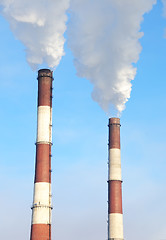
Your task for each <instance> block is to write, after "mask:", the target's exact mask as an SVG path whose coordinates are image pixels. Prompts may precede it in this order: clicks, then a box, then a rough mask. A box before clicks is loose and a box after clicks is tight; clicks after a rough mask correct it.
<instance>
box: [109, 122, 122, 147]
mask: <svg viewBox="0 0 166 240" xmlns="http://www.w3.org/2000/svg"><path fill="white" fill-rule="evenodd" d="M111 148H118V149H120V119H119V118H110V119H109V149H111Z"/></svg>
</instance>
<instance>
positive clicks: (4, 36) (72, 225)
mask: <svg viewBox="0 0 166 240" xmlns="http://www.w3.org/2000/svg"><path fill="white" fill-rule="evenodd" d="M165 27H166V20H165V19H164V18H163V17H162V4H161V2H160V1H158V4H157V5H155V6H154V8H153V10H152V11H151V12H150V13H149V14H146V15H145V19H144V22H143V23H142V29H141V30H142V31H143V32H144V37H143V38H142V39H141V45H142V47H143V49H142V53H141V55H140V59H139V62H138V63H137V65H136V66H137V75H136V78H135V80H134V81H133V82H132V83H133V87H132V93H131V98H130V99H129V101H128V102H127V104H126V109H125V110H124V112H123V113H122V116H121V124H122V127H121V147H122V175H123V209H124V231H125V239H127V240H133V239H134V240H138V239H142V240H147V239H151V240H161V239H166V228H165V215H166V206H165V201H166V191H165V185H166V174H165V172H166V151H165V146H166V138H165V136H166V125H165V122H166V111H165V105H166V94H165V90H166V81H165V78H166V67H165V66H166V39H164V37H163V36H164V28H165ZM0 36H1V38H0V53H1V54H0V76H1V80H0V102H1V118H0V126H1V138H0V146H1V161H0V180H1V196H2V197H1V199H0V204H1V207H2V209H1V219H2V223H1V229H0V238H1V239H5V240H10V239H12V238H13V239H17V240H22V239H25V240H28V239H29V234H30V225H31V209H30V207H31V203H32V198H33V178H34V161H35V145H34V143H35V139H36V118H37V112H36V109H37V80H36V77H37V72H32V70H31V69H30V67H29V66H28V64H27V62H26V59H25V51H24V46H23V45H22V44H21V43H20V42H19V41H18V40H16V39H15V37H14V36H13V34H12V32H11V31H10V28H9V24H8V23H7V22H6V21H5V20H4V19H3V17H2V16H0ZM65 51H66V55H65V56H64V57H63V58H62V61H61V63H60V65H59V66H58V67H57V69H56V71H55V72H54V79H55V80H54V93H53V95H54V98H53V144H54V145H53V148H52V152H53V158H52V169H53V173H52V192H53V206H54V210H53V217H52V218H53V227H52V228H53V234H52V235H53V240H54V239H61V240H63V239H66V238H68V239H69V240H76V239H78V238H79V240H83V239H86V240H90V239H92V238H94V239H96V240H100V239H106V233H107V182H106V181H107V158H108V156H107V139H108V129H107V123H108V116H107V115H106V114H105V113H104V112H103V110H102V109H101V108H100V107H99V106H98V104H97V103H96V102H94V101H93V100H92V98H91V92H92V85H91V84H90V83H89V82H88V81H87V80H86V79H81V78H78V77H77V76H76V70H75V68H74V66H73V57H72V54H71V52H70V50H69V49H68V47H67V44H66V45H65Z"/></svg>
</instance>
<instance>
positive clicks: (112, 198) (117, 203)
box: [108, 181, 123, 214]
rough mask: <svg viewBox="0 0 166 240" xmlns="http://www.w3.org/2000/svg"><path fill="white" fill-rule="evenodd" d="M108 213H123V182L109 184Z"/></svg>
mask: <svg viewBox="0 0 166 240" xmlns="http://www.w3.org/2000/svg"><path fill="white" fill-rule="evenodd" d="M108 213H109V214H110V213H121V214H122V213H123V211H122V182H121V181H109V182H108Z"/></svg>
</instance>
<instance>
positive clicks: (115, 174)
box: [109, 148, 122, 181]
mask: <svg viewBox="0 0 166 240" xmlns="http://www.w3.org/2000/svg"><path fill="white" fill-rule="evenodd" d="M109 180H120V181H121V180H122V175H121V151H120V149H118V148H112V149H110V150H109Z"/></svg>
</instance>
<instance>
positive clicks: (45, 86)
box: [30, 69, 53, 240]
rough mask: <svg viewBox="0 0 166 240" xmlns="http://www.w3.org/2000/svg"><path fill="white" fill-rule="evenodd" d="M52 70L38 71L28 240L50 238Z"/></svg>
mask: <svg viewBox="0 0 166 240" xmlns="http://www.w3.org/2000/svg"><path fill="white" fill-rule="evenodd" d="M52 74H53V73H52V71H50V70H49V69H41V70H39V71H38V116H37V141H36V166H35V181H34V197H33V205H32V225H31V236H30V240H51V210H52V206H51V146H52V81H53V76H52Z"/></svg>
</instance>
